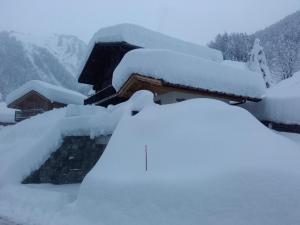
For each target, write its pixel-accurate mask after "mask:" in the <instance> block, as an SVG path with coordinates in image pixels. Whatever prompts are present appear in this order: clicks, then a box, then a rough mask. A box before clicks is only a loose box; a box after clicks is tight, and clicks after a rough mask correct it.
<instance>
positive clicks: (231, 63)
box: [221, 60, 250, 71]
mask: <svg viewBox="0 0 300 225" xmlns="http://www.w3.org/2000/svg"><path fill="white" fill-rule="evenodd" d="M221 64H222V65H226V66H231V67H234V68H236V69H240V70H247V71H250V70H249V68H248V66H247V64H246V63H244V62H238V61H232V60H224V61H222V62H221Z"/></svg>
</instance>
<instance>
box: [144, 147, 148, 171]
mask: <svg viewBox="0 0 300 225" xmlns="http://www.w3.org/2000/svg"><path fill="white" fill-rule="evenodd" d="M145 169H146V172H147V170H148V148H147V145H145Z"/></svg>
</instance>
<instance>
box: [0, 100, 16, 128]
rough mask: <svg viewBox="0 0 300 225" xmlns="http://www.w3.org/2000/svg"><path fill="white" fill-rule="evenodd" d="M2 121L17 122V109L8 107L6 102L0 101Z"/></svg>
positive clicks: (0, 121)
mask: <svg viewBox="0 0 300 225" xmlns="http://www.w3.org/2000/svg"><path fill="white" fill-rule="evenodd" d="M0 123H15V110H14V109H9V108H7V106H6V104H5V103H4V102H0Z"/></svg>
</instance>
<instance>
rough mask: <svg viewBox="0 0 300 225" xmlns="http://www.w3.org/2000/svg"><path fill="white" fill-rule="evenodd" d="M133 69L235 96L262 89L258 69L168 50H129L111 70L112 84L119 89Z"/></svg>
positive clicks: (258, 92) (255, 93)
mask: <svg viewBox="0 0 300 225" xmlns="http://www.w3.org/2000/svg"><path fill="white" fill-rule="evenodd" d="M133 73H138V74H141V75H144V76H149V77H153V78H157V79H162V80H164V81H167V82H170V83H172V84H179V85H185V86H190V87H194V88H201V89H205V90H206V89H207V90H210V91H215V92H221V93H226V94H233V95H237V96H245V97H253V98H261V96H262V95H263V94H264V91H265V86H264V80H263V79H262V76H261V75H260V74H258V73H254V72H250V71H246V70H239V69H235V68H233V67H229V66H225V65H222V64H219V63H216V62H212V61H210V60H205V59H202V58H199V57H194V56H191V55H186V54H181V53H177V52H173V51H168V50H147V49H137V50H133V51H130V52H128V53H127V54H126V55H125V56H124V58H123V59H122V61H121V62H120V64H119V65H118V66H117V68H116V69H115V71H114V73H113V81H112V84H113V86H114V88H115V89H116V90H120V88H121V87H122V86H123V84H124V83H125V82H126V81H127V80H128V78H129V77H130V76H131V75H132V74H133Z"/></svg>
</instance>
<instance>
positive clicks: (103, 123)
mask: <svg viewBox="0 0 300 225" xmlns="http://www.w3.org/2000/svg"><path fill="white" fill-rule="evenodd" d="M150 99H151V101H152V103H153V94H152V93H150V92H148V91H141V92H137V93H136V94H135V95H133V96H132V98H131V99H130V100H129V101H128V102H126V103H123V104H121V105H118V106H114V107H110V108H108V109H106V108H102V107H98V106H82V105H70V106H68V107H67V108H62V109H56V110H52V111H49V112H46V113H44V114H40V115H37V116H34V117H32V118H30V119H28V120H25V121H22V122H20V123H18V124H16V125H15V126H13V127H7V128H4V129H2V130H0V155H1V157H0V187H1V186H2V185H4V184H8V183H19V182H21V181H22V180H23V179H24V178H25V177H26V176H28V175H29V174H30V173H31V172H32V171H33V170H36V169H38V168H39V167H40V166H41V164H42V163H43V162H44V161H46V160H47V158H48V157H49V155H50V154H51V153H52V152H53V151H55V150H57V149H58V147H59V146H60V145H61V142H62V138H63V137H64V136H68V135H72V136H77V135H78V136H90V137H92V138H93V137H95V136H100V135H109V134H112V132H113V130H114V129H115V127H116V126H117V124H118V122H119V120H120V118H121V117H122V116H123V114H124V113H127V114H130V111H129V110H130V109H131V108H136V109H142V108H143V107H144V106H145V105H147V104H149V102H150Z"/></svg>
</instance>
